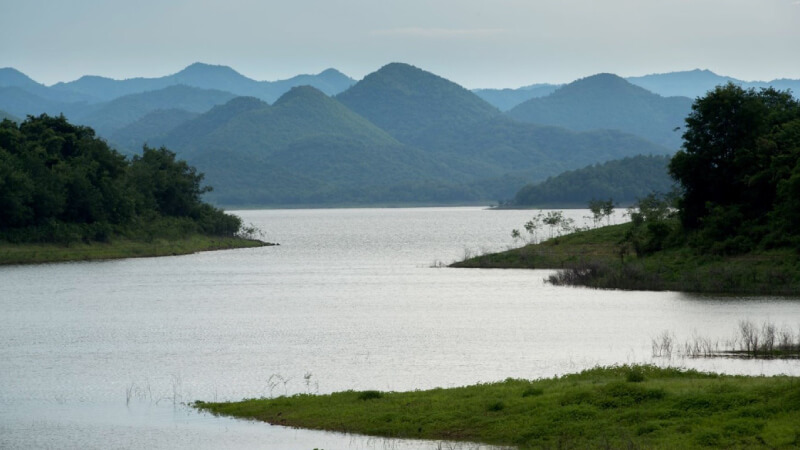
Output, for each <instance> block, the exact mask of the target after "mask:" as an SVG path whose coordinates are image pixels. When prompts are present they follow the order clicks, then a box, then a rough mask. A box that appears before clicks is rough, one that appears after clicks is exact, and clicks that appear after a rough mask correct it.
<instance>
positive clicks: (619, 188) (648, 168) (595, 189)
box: [509, 155, 674, 207]
mask: <svg viewBox="0 0 800 450" xmlns="http://www.w3.org/2000/svg"><path fill="white" fill-rule="evenodd" d="M669 161H670V158H669V157H668V156H666V155H649V156H645V155H638V156H633V157H628V158H623V159H618V160H613V161H608V162H605V163H602V164H593V165H591V166H587V167H584V168H582V169H578V170H571V171H568V172H564V173H562V174H560V175H557V176H555V177H550V178H548V179H547V180H545V181H543V182H541V183H536V184H529V185H527V186H525V187H523V188H522V189H520V190H519V192H517V194H516V195H515V196H514V199H513V200H512V201H511V202H510V205H509V206H539V207H544V206H551V205H558V206H560V207H564V206H566V205H574V206H580V207H585V206H586V204H587V203H588V202H589V201H590V200H592V199H594V198H599V199H607V198H612V199H614V200H615V201H616V202H617V203H618V204H627V205H630V204H633V203H634V202H635V201H636V200H638V199H640V198H643V197H645V196H647V195H649V194H651V193H653V192H662V193H666V192H669V191H671V190H672V185H673V183H674V181H673V180H672V178H670V176H669V174H668V172H667V165H668V164H669Z"/></svg>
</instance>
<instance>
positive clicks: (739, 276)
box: [452, 224, 800, 295]
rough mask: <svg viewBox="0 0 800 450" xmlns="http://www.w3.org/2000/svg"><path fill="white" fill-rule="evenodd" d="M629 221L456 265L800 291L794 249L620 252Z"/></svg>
mask: <svg viewBox="0 0 800 450" xmlns="http://www.w3.org/2000/svg"><path fill="white" fill-rule="evenodd" d="M630 226H631V225H630V224H620V225H612V226H608V227H602V228H597V229H593V230H587V231H581V232H577V233H573V234H569V235H565V236H561V237H558V238H555V239H550V240H547V241H544V242H542V243H539V244H530V245H526V246H524V247H521V248H517V249H512V250H508V251H505V252H499V253H492V254H486V255H481V256H477V257H474V258H469V259H465V260H464V261H460V262H456V263H454V264H452V267H479V268H528V269H560V270H559V272H558V273H557V274H555V275H553V276H552V277H550V279H549V281H550V282H552V283H553V284H557V285H573V286H575V285H577V286H587V287H593V288H604V289H631V290H671V291H685V292H704V293H729V294H742V295H797V294H800V254H798V253H797V252H796V251H793V250H791V249H777V250H764V251H756V252H751V253H747V254H743V255H735V256H718V255H706V254H700V253H698V252H696V251H694V250H692V249H690V248H688V247H679V248H675V249H669V250H663V251H660V252H657V253H654V254H652V255H648V256H646V257H637V256H636V255H635V254H633V252H631V251H630V250H627V249H626V250H625V252H624V253H621V249H624V247H623V246H622V245H621V244H620V243H621V242H623V240H624V236H625V232H626V231H627V229H628V227H630Z"/></svg>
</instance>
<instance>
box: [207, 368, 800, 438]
mask: <svg viewBox="0 0 800 450" xmlns="http://www.w3.org/2000/svg"><path fill="white" fill-rule="evenodd" d="M365 392H370V391H365ZM361 395H363V393H358V392H352V391H349V392H339V393H334V394H330V395H320V396H312V395H297V396H293V397H280V398H276V399H253V400H245V401H242V402H234V403H205V402H196V403H195V406H196V407H197V408H200V409H202V410H206V411H210V412H213V413H215V414H222V415H229V416H234V417H242V418H251V419H257V420H262V421H265V422H269V423H273V424H280V425H288V426H297V427H303V428H312V429H325V430H332V431H343V432H351V433H359V434H366V435H374V436H384V437H401V438H402V437H404V438H423V439H447V440H462V441H472V442H481V443H487V444H495V445H513V446H517V447H518V448H521V449H526V448H556V447H559V446H561V447H564V446H568V447H570V448H597V447H603V448H622V447H626V448H701V447H705V446H709V445H711V446H717V447H725V448H769V447H776V446H777V447H791V446H795V445H797V444H798V442H800V440H799V439H800V438H798V437H799V436H800V381H798V379H797V378H794V377H786V376H779V377H743V376H728V375H717V374H708V373H700V372H697V371H693V370H681V369H674V368H657V367H654V366H617V367H606V368H595V369H591V370H586V371H583V372H581V373H577V374H571V375H565V376H562V377H556V378H552V379H542V380H535V381H528V380H517V379H507V380H505V381H503V382H498V383H487V384H479V385H474V386H465V387H459V388H451V389H432V390H427V391H413V392H385V393H382V397H381V398H380V401H364V400H362V399H360V397H361Z"/></svg>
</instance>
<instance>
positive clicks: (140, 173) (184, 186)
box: [130, 146, 211, 217]
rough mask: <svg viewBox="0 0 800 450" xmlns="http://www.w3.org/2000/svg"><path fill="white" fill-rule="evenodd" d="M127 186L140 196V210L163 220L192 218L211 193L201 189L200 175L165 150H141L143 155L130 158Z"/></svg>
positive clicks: (201, 177)
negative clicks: (156, 212)
mask: <svg viewBox="0 0 800 450" xmlns="http://www.w3.org/2000/svg"><path fill="white" fill-rule="evenodd" d="M130 182H131V184H132V185H133V186H135V188H136V190H137V191H138V192H139V193H140V194H141V196H140V198H139V201H140V205H139V207H140V208H143V209H145V210H147V209H151V210H155V211H158V212H159V213H160V214H163V215H166V216H178V217H180V216H193V215H194V214H196V212H197V209H198V208H199V206H200V204H201V200H200V197H201V196H202V194H204V193H206V192H209V191H211V187H208V186H202V182H203V174H201V173H198V172H197V169H195V168H194V167H192V166H190V165H188V164H187V163H186V161H182V160H177V159H176V158H175V153H173V152H171V151H169V150H167V149H166V148H164V147H161V148H159V149H153V148H150V147H148V146H144V148H143V150H142V155H141V156H139V155H137V156H134V157H133V161H132V162H131V168H130Z"/></svg>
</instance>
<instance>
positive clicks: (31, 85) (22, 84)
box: [0, 67, 91, 103]
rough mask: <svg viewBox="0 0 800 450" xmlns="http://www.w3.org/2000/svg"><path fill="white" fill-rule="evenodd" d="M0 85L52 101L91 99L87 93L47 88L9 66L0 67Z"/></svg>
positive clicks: (68, 101) (0, 86)
mask: <svg viewBox="0 0 800 450" xmlns="http://www.w3.org/2000/svg"><path fill="white" fill-rule="evenodd" d="M2 87H16V88H20V89H21V90H23V91H25V92H27V93H30V94H33V95H35V96H37V97H40V98H41V99H43V100H46V101H48V102H53V103H71V102H86V101H89V100H91V97H90V96H87V95H83V94H79V93H74V92H59V91H58V90H55V89H52V88H49V87H47V86H45V85H43V84H41V83H37V82H36V81H34V80H32V79H31V78H30V77H29V76H27V75H25V74H24V73H22V72H20V71H19V70H17V69H14V68H11V67H5V68H0V88H2Z"/></svg>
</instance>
